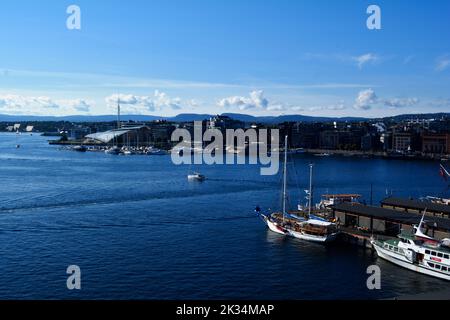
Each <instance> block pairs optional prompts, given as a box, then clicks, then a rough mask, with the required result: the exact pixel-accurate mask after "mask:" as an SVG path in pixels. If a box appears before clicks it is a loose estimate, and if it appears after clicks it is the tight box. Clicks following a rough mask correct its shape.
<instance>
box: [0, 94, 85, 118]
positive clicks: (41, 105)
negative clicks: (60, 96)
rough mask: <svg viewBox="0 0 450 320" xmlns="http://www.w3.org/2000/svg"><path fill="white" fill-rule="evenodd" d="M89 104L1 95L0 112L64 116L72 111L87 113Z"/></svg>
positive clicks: (43, 97) (80, 101) (78, 101)
mask: <svg viewBox="0 0 450 320" xmlns="http://www.w3.org/2000/svg"><path fill="white" fill-rule="evenodd" d="M90 107H91V106H90V104H89V103H88V102H87V101H85V100H81V99H77V100H53V99H51V98H50V97H46V96H38V97H33V96H21V95H12V94H7V95H1V96H0V112H3V113H8V114H18V115H65V114H69V113H71V112H73V111H78V112H89V111H90Z"/></svg>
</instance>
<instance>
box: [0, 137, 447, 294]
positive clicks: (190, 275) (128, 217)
mask: <svg viewBox="0 0 450 320" xmlns="http://www.w3.org/2000/svg"><path fill="white" fill-rule="evenodd" d="M15 139H16V136H15V134H0V148H2V153H1V154H0V160H1V161H2V164H3V165H2V167H1V168H0V178H1V179H2V181H3V182H4V185H5V186H6V188H5V189H4V192H3V193H2V194H0V203H1V208H0V211H1V213H2V214H1V215H0V223H1V225H2V229H1V232H0V240H1V241H2V242H3V243H4V246H3V249H2V250H3V252H2V254H3V256H4V257H5V259H3V260H2V262H0V264H1V267H2V269H3V270H5V272H4V273H2V275H1V279H0V280H1V281H2V283H3V284H4V285H3V287H2V288H0V296H14V295H15V294H16V295H26V294H28V295H29V296H31V297H35V298H46V297H47V298H51V297H55V296H59V297H60V296H69V294H68V293H67V292H65V291H64V290H61V289H60V288H59V287H58V283H59V282H60V281H61V279H60V278H59V277H60V276H58V274H59V273H58V270H59V269H61V268H62V267H63V265H65V264H67V263H70V262H69V261H73V260H76V261H77V263H80V264H81V265H85V266H88V267H87V270H86V273H87V274H89V279H87V280H86V283H85V285H86V288H87V289H85V291H84V292H83V297H86V296H89V297H91V298H100V297H103V298H104V297H105V292H108V293H107V294H106V297H108V298H120V297H125V296H126V297H128V298H129V294H130V292H131V291H130V289H131V287H132V288H133V294H132V296H133V297H134V298H151V297H158V298H161V296H162V297H163V298H164V297H165V298H173V297H183V298H186V299H188V298H195V297H198V296H202V297H208V298H212V299H214V298H218V299H219V298H227V297H229V298H236V297H241V298H246V297H255V296H256V297H259V298H264V297H267V294H268V293H270V297H271V298H274V297H276V298H280V299H288V298H291V299H304V298H305V297H308V298H314V299H327V298H331V297H332V298H340V299H351V298H352V297H354V296H355V295H358V296H359V297H361V298H367V299H391V298H395V297H400V296H409V295H417V294H426V293H429V292H431V291H435V290H436V291H439V290H446V288H448V283H447V282H446V281H443V280H440V279H435V278H434V277H430V276H427V275H421V274H418V273H414V272H412V271H407V270H403V268H401V267H398V266H396V265H394V264H391V263H390V262H389V261H385V260H384V259H381V258H377V255H376V253H375V252H374V251H373V248H372V243H371V238H372V236H376V237H377V240H379V241H387V240H390V241H394V240H396V238H397V235H398V234H399V233H400V230H401V229H403V230H404V231H406V232H407V231H408V230H409V231H411V230H413V225H418V224H419V223H420V220H421V218H422V214H421V212H419V211H417V212H414V211H413V210H412V209H411V208H410V207H411V204H410V203H409V202H408V203H407V204H408V208H409V209H408V210H410V212H405V208H400V207H399V205H400V204H399V203H398V201H397V206H396V207H395V209H393V208H392V207H391V208H388V207H387V205H388V203H391V204H392V202H393V201H392V200H390V197H389V195H390V194H391V192H390V191H389V194H388V195H387V194H386V189H389V190H390V189H394V190H396V191H395V194H394V195H395V198H397V199H403V200H405V199H410V197H413V198H414V199H416V201H419V200H418V199H420V198H426V197H427V196H429V195H435V196H438V197H439V198H445V197H444V196H445V194H442V190H443V189H444V188H445V186H446V184H445V181H443V179H442V177H441V176H439V174H438V167H439V165H438V164H436V163H428V162H425V163H417V162H414V161H402V162H398V161H386V160H381V159H379V160H376V159H356V158H344V157H324V158H322V157H319V158H316V157H312V156H310V155H308V154H295V155H291V156H292V159H291V160H290V161H288V166H287V167H288V171H287V172H288V174H287V175H286V176H287V179H286V191H287V192H286V193H287V195H288V196H287V202H286V203H287V205H286V206H288V204H290V207H292V208H294V210H286V211H287V213H288V214H291V213H298V212H299V210H297V208H296V206H297V203H302V202H303V199H304V196H305V190H308V191H309V188H310V166H309V165H310V163H311V162H314V163H315V166H314V168H315V170H314V176H313V185H314V187H313V190H314V192H313V193H314V194H315V195H316V196H315V201H314V202H312V203H311V213H312V214H313V215H315V214H320V213H324V212H327V213H328V216H327V217H328V218H331V219H333V218H334V219H336V220H335V221H336V222H335V223H336V227H337V228H338V230H339V231H340V234H339V236H338V237H337V239H336V241H334V242H331V243H329V244H328V245H321V244H316V243H313V242H310V241H304V240H301V239H296V238H295V237H286V236H285V235H282V234H277V233H274V232H272V231H270V230H269V229H267V230H265V229H264V228H263V226H262V224H261V221H259V220H258V219H255V217H254V214H252V213H251V211H252V210H253V208H254V207H255V206H256V205H259V206H260V207H261V208H268V209H270V208H273V209H277V208H281V206H280V204H281V202H280V189H281V188H280V182H282V181H280V177H265V178H264V177H261V176H260V175H259V170H258V167H257V166H256V167H255V166H251V165H242V166H239V165H235V166H225V167H224V166H192V168H187V167H186V166H174V165H173V164H171V161H170V156H168V155H167V156H164V155H163V156H160V157H145V156H144V157H126V156H119V157H116V156H110V155H107V154H105V152H104V151H103V152H71V151H69V150H64V149H60V148H59V147H58V146H53V145H48V143H47V140H46V137H41V136H39V135H33V136H28V135H27V136H22V137H21V145H22V148H21V149H16V148H15ZM130 163H132V165H130ZM294 165H295V169H294V168H293V166H294ZM330 166H331V167H332V168H333V170H327V169H326V168H328V167H330ZM188 169H189V170H188ZM188 171H191V172H201V174H202V175H204V176H205V177H207V178H208V179H207V180H205V181H204V183H201V184H199V183H190V182H189V181H188V179H186V175H187V172H188ZM295 171H297V174H295V175H293V174H289V173H294V172H295ZM360 172H364V173H365V175H364V177H361V176H360ZM411 172H414V173H415V177H414V181H416V180H415V179H419V180H420V181H421V184H420V188H415V187H414V184H413V183H412V180H411V179H412V178H411ZM294 176H297V177H301V178H300V179H294ZM281 180H283V179H281ZM296 180H298V181H296ZM86 181H89V183H88V184H87V183H86ZM282 185H283V184H281V186H282ZM355 192H357V193H355ZM281 193H282V192H281ZM307 195H308V194H307ZM322 195H323V197H322ZM370 198H372V199H373V205H372V206H370V205H366V204H364V201H366V200H367V199H370ZM308 200H309V199H306V201H307V204H306V205H303V204H302V210H303V211H302V212H303V214H305V213H309V212H308V211H309V201H308ZM187 202H189V207H187V206H186V203H187ZM331 202H332V203H331ZM315 203H321V205H315ZM383 203H384V204H383ZM382 205H384V206H386V207H384V208H383V207H382ZM403 205H404V204H403ZM168 207H170V208H171V213H170V214H168V213H167V210H166V208H168ZM205 208H207V210H206V209H205ZM430 208H431V207H430ZM433 208H434V207H433ZM272 212H279V213H281V212H282V211H280V210H279V209H278V210H274V211H272ZM433 214H434V213H433V212H432V211H431V210H430V211H427V214H426V217H425V220H426V221H427V226H428V227H429V230H428V234H429V235H430V236H433V237H435V238H438V239H445V238H448V232H449V227H450V226H449V225H448V222H447V221H448V220H447V219H446V218H445V215H442V216H441V214H440V213H439V212H438V211H436V216H434V215H433ZM278 217H279V219H283V217H282V215H281V216H280V215H279V216H278ZM306 217H307V216H304V218H306ZM284 219H286V220H289V219H291V218H290V217H288V216H287V215H286V216H285V218H284ZM434 223H436V224H437V225H436V226H435V224H434ZM371 226H372V229H371ZM163 230H164V231H163ZM243 230H245V232H242V231H243ZM397 232H398V233H397ZM44 239H45V241H44ZM206 239H207V241H205V240H206ZM66 243H71V245H70V246H67V245H66ZM99 247H100V248H101V249H100V250H99ZM131 247H133V248H134V249H133V250H132V252H131V251H130V248H131ZM366 247H367V249H366ZM31 252H36V253H37V254H38V255H39V257H40V262H39V263H38V265H37V268H38V270H41V271H40V272H39V273H38V276H36V275H35V274H30V273H28V269H27V268H25V266H26V265H27V261H29V259H31V257H30V253H31ZM50 252H51V253H52V254H51V255H50V254H49V253H50ZM187 252H188V254H186V253H187ZM243 253H245V254H243ZM155 256H158V259H155ZM16 260H20V261H23V264H21V265H23V266H24V267H21V265H17V264H16V263H14V261H16ZM330 264H331V265H332V266H333V267H332V268H333V269H336V270H344V271H341V272H339V274H338V273H334V272H329V271H330ZM373 264H377V265H379V266H381V268H382V270H383V275H384V276H383V279H385V280H383V290H382V291H379V292H378V291H375V292H374V291H368V290H367V288H366V286H365V282H366V279H367V274H366V269H367V267H368V266H369V265H373ZM85 269H86V267H85ZM286 269H290V270H295V271H296V272H295V274H294V275H292V273H289V275H287V274H286V275H284V273H283V270H286ZM101 270H107V272H102V271H101ZM125 270H127V271H125ZM130 270H131V271H130ZM306 271H307V272H308V273H309V276H308V277H305V276H303V275H302V274H303V273H304V272H306ZM41 272H42V273H41ZM311 273H312V275H311ZM227 274H228V275H233V277H230V278H227V279H229V280H228V281H229V282H230V286H228V285H223V282H221V281H219V278H220V279H222V277H224V276H225V277H226V275H227ZM280 275H281V277H282V278H285V280H286V281H287V280H288V279H289V281H290V282H291V283H293V287H292V288H286V287H285V286H283V288H281V287H279V285H278V283H279V282H280ZM311 276H312V277H320V279H321V281H320V282H317V281H312V280H311V279H310V278H311ZM392 276H395V281H390V280H389V281H388V279H390V278H391V277H392ZM24 277H25V279H27V283H31V284H33V286H34V288H36V289H35V290H33V292H32V293H31V295H30V291H29V289H28V286H27V285H25V284H24V282H22V281H21V282H19V281H18V280H17V279H24ZM385 277H386V278H385ZM124 278H126V279H127V282H126V283H123V282H122V281H121V279H124ZM42 279H44V280H42ZM41 281H43V283H45V286H44V285H40V283H41ZM198 283H202V284H203V285H202V286H201V287H202V288H208V291H204V290H203V289H201V288H200V287H199V286H198ZM329 283H332V284H333V285H332V290H331V291H333V292H330V289H329V287H328V284H329ZM344 283H345V289H343V288H344V286H343V285H344ZM238 284H239V285H238ZM88 288H89V289H88ZM161 288H164V290H163V291H161ZM236 288H240V289H239V290H237V289H236ZM294 288H296V289H295V290H294Z"/></svg>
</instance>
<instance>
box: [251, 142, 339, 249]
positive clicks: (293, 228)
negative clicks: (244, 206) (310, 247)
mask: <svg viewBox="0 0 450 320" xmlns="http://www.w3.org/2000/svg"><path fill="white" fill-rule="evenodd" d="M287 146H288V137H287V136H286V137H285V147H284V149H285V151H284V165H283V191H282V192H283V201H282V212H276V213H272V214H264V213H262V212H261V209H260V208H259V207H257V208H256V212H257V213H258V214H259V215H260V216H261V218H262V219H263V221H264V222H265V223H266V224H267V226H268V228H269V230H271V231H273V232H275V233H278V234H281V235H285V236H290V237H294V238H297V239H301V240H306V241H311V242H318V243H327V242H332V241H334V240H335V239H336V237H337V235H338V231H337V228H336V224H334V223H332V222H328V221H325V220H322V219H318V218H315V217H313V216H312V214H311V207H312V197H311V194H310V195H309V197H310V200H309V210H308V217H307V218H302V217H299V216H296V215H293V214H290V213H289V212H288V209H287V200H288V193H287V154H288V151H287V150H288V147H287ZM310 168H311V173H312V166H311V167H310ZM311 181H312V179H311ZM310 192H312V182H310Z"/></svg>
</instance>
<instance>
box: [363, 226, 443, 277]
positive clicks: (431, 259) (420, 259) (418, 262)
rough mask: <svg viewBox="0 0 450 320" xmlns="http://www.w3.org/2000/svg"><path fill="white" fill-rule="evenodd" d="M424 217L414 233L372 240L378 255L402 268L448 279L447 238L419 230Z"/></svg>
mask: <svg viewBox="0 0 450 320" xmlns="http://www.w3.org/2000/svg"><path fill="white" fill-rule="evenodd" d="M423 223H424V218H422V221H421V223H420V225H419V227H417V228H416V233H415V234H407V233H401V234H400V235H399V236H398V239H394V240H387V241H376V240H372V245H373V247H374V248H375V250H376V252H377V255H378V257H380V258H382V259H385V260H387V261H389V262H392V263H394V264H396V265H398V266H401V267H403V268H406V269H409V270H412V271H415V272H419V273H422V274H426V275H429V276H432V277H436V278H440V279H444V280H448V281H450V247H449V244H450V243H449V242H450V241H449V239H444V240H442V241H438V240H436V239H433V238H432V237H429V236H427V235H426V234H424V233H423V232H422V231H421V228H422V225H423Z"/></svg>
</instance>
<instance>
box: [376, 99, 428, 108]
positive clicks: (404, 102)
mask: <svg viewBox="0 0 450 320" xmlns="http://www.w3.org/2000/svg"><path fill="white" fill-rule="evenodd" d="M383 103H384V105H385V106H387V107H391V108H404V107H411V106H414V105H416V104H418V103H419V99H417V98H402V99H400V98H393V99H386V100H383Z"/></svg>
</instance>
